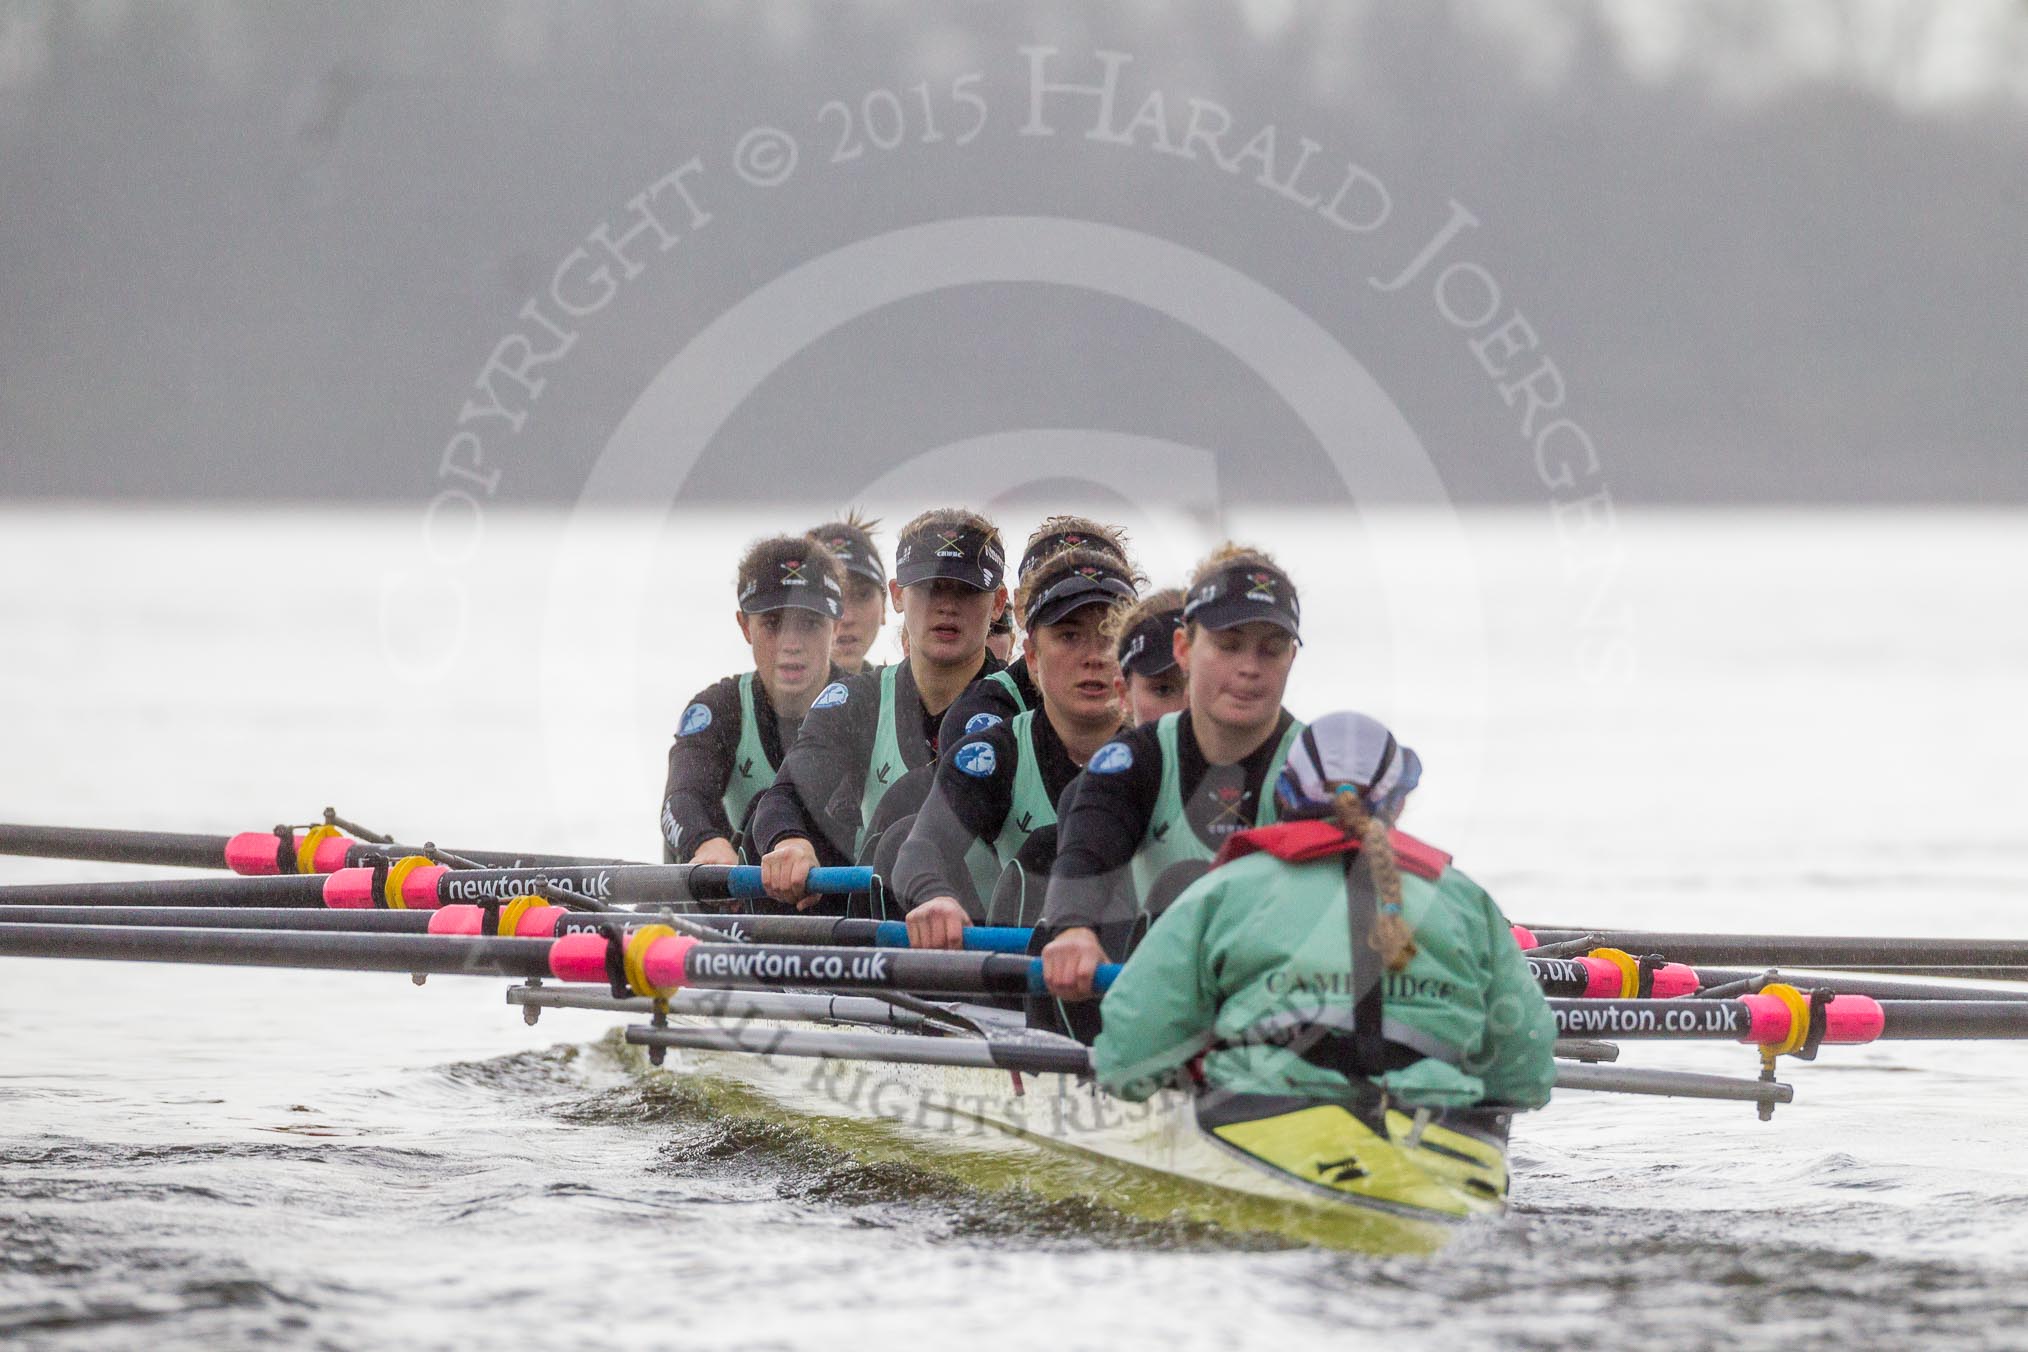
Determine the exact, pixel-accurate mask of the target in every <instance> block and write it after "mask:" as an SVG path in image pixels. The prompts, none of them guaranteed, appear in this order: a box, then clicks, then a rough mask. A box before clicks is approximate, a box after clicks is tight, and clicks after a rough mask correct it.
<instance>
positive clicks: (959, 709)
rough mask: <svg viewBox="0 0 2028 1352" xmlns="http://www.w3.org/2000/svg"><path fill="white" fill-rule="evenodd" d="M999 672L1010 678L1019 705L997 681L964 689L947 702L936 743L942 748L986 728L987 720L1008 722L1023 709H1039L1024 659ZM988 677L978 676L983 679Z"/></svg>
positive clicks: (1039, 698)
mask: <svg viewBox="0 0 2028 1352" xmlns="http://www.w3.org/2000/svg"><path fill="white" fill-rule="evenodd" d="M996 669H997V670H1003V671H1005V672H1006V673H1007V675H1008V676H1010V677H1012V678H1013V681H1014V685H1015V687H1016V688H1017V689H1019V690H1020V692H1021V700H1020V702H1018V703H1017V702H1016V701H1015V700H1014V699H1013V698H1012V697H1010V696H1009V695H1008V693H1007V687H1006V686H1004V685H1002V684H1001V683H1000V682H999V681H987V680H978V681H973V682H972V683H971V684H970V685H968V686H966V687H965V693H964V694H962V695H959V696H958V697H957V698H956V699H954V700H952V701H951V707H950V708H948V709H946V710H944V719H943V730H942V733H941V736H940V741H941V743H942V745H944V746H955V745H956V744H957V741H958V739H959V738H960V737H963V736H964V735H965V734H966V733H968V732H978V731H979V730H980V729H982V728H989V727H991V726H992V723H991V722H989V721H988V719H987V717H985V716H990V717H991V718H996V719H998V720H1000V721H1001V722H1003V723H1005V722H1009V721H1011V720H1012V719H1013V717H1014V715H1016V714H1018V713H1020V712H1022V711H1023V710H1024V709H1040V708H1041V707H1042V692H1041V691H1040V690H1038V689H1036V687H1035V677H1034V676H1033V675H1032V674H1030V672H1029V670H1028V659H1027V658H1026V657H1016V658H1015V659H1014V660H1013V661H1012V662H1009V663H1008V664H1007V665H1006V666H1005V667H1002V668H996ZM985 674H988V673H983V672H982V673H981V675H985Z"/></svg>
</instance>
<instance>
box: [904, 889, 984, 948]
mask: <svg viewBox="0 0 2028 1352" xmlns="http://www.w3.org/2000/svg"><path fill="white" fill-rule="evenodd" d="M969 919H970V917H968V916H967V915H966V914H965V908H964V907H963V906H960V905H959V904H958V899H957V898H956V897H931V898H930V899H929V900H928V901H926V902H924V903H923V904H922V905H920V906H918V907H916V908H915V909H914V910H912V911H910V912H909V913H908V946H909V947H910V948H963V947H964V946H965V925H966V923H967V922H968V920H969Z"/></svg>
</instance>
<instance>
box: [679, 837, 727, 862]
mask: <svg viewBox="0 0 2028 1352" xmlns="http://www.w3.org/2000/svg"><path fill="white" fill-rule="evenodd" d="M690 862H691V863H693V864H737V863H738V862H739V851H737V850H735V849H733V848H732V842H731V841H729V840H727V839H726V838H725V837H724V836H713V837H712V838H711V839H710V840H707V841H705V842H704V843H703V844H702V845H699V846H698V847H697V849H696V850H695V851H693V852H692V854H691V856H690Z"/></svg>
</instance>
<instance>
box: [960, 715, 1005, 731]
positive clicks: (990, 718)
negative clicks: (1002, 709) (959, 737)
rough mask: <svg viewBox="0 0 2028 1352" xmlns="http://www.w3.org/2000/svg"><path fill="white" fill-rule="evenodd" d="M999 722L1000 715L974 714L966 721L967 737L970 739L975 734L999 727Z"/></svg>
mask: <svg viewBox="0 0 2028 1352" xmlns="http://www.w3.org/2000/svg"><path fill="white" fill-rule="evenodd" d="M999 722H1000V715H998V714H983V713H982V714H973V715H972V716H971V717H970V718H968V719H966V720H965V735H966V736H967V737H970V736H971V735H972V734H973V733H977V732H984V731H985V730H986V729H987V728H990V727H995V726H997V725H998V724H999Z"/></svg>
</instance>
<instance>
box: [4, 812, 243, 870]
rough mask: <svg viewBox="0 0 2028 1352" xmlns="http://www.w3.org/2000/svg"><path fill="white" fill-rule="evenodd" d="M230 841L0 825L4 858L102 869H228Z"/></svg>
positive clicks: (165, 833) (169, 833) (166, 833)
mask: <svg viewBox="0 0 2028 1352" xmlns="http://www.w3.org/2000/svg"><path fill="white" fill-rule="evenodd" d="M227 839H228V837H225V836H207V835H191V834H188V833H186V832H181V831H111V830H99V829H97V828H94V827H84V826H28V825H22V824H19V823H14V822H0V854H15V855H30V856H34V857H37V858H42V859H86V860H90V861H92V862H94V863H100V864H154V865H157V866H160V867H165V868H224V867H225V844H226V840H227Z"/></svg>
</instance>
